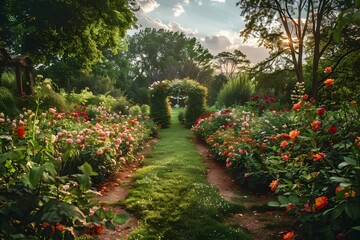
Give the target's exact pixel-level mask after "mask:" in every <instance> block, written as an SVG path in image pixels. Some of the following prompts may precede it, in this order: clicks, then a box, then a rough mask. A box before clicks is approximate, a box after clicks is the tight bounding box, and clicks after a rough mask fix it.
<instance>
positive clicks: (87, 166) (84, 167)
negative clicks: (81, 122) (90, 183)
mask: <svg viewBox="0 0 360 240" xmlns="http://www.w3.org/2000/svg"><path fill="white" fill-rule="evenodd" d="M79 170H80V171H81V172H82V173H83V174H84V175H85V176H88V177H90V176H97V173H95V172H93V170H92V167H91V165H90V164H89V163H87V162H85V163H84V164H83V165H82V166H80V167H79Z"/></svg>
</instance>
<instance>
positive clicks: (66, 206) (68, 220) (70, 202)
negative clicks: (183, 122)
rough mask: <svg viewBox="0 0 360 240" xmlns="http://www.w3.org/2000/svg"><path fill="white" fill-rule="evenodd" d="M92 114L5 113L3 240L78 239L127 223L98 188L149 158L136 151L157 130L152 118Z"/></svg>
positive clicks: (0, 149) (1, 123) (0, 196)
mask: <svg viewBox="0 0 360 240" xmlns="http://www.w3.org/2000/svg"><path fill="white" fill-rule="evenodd" d="M40 100H41V99H40V98H39V99H37V102H38V103H39V102H40ZM38 106H39V105H38ZM89 110H91V109H90V108H89V109H87V108H85V107H82V108H79V107H76V108H75V109H74V110H73V111H71V112H62V111H58V110H57V109H55V108H50V109H49V110H47V111H41V110H40V109H39V108H36V110H24V112H23V113H22V114H19V115H18V116H17V117H15V118H11V117H8V116H5V115H4V114H2V113H0V219H1V221H0V238H1V239H25V238H26V239H74V237H75V236H80V235H82V234H86V233H89V234H91V233H98V232H99V231H100V230H101V229H103V228H104V227H106V228H108V229H113V230H114V229H115V226H114V224H121V223H123V222H124V221H125V220H126V216H124V215H123V214H116V213H115V212H113V211H111V210H109V211H108V210H105V209H104V208H103V207H101V206H99V205H98V203H97V202H96V201H94V200H93V198H94V196H96V195H99V194H101V193H100V192H98V191H97V190H96V188H94V187H92V185H93V183H94V182H97V183H99V181H100V180H102V179H104V178H105V177H106V176H108V175H110V174H111V173H113V172H114V171H115V170H116V169H118V168H119V167H121V166H124V165H125V164H127V162H132V161H141V160H142V158H140V159H138V158H137V157H136V155H135V152H136V151H138V150H141V149H142V148H143V147H144V146H145V143H146V141H147V140H149V139H151V138H152V137H153V135H154V134H156V126H155V124H154V123H153V122H152V121H151V120H150V119H149V118H148V117H144V116H141V115H138V116H125V115H120V114H117V113H112V112H109V111H108V110H107V109H105V108H104V107H103V106H100V107H97V108H96V109H92V110H91V111H92V112H93V113H94V115H93V116H94V117H93V118H90V117H89V116H88V114H87V113H88V112H89Z"/></svg>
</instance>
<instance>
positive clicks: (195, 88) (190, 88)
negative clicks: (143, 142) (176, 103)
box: [150, 79, 207, 128]
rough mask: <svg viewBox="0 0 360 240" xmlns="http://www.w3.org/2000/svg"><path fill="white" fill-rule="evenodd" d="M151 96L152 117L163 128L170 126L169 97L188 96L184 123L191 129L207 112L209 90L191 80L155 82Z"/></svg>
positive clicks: (151, 88)
mask: <svg viewBox="0 0 360 240" xmlns="http://www.w3.org/2000/svg"><path fill="white" fill-rule="evenodd" d="M150 94H151V96H150V99H151V114H150V115H151V117H152V118H153V119H154V121H155V122H157V123H158V124H159V125H160V126H161V127H162V128H167V127H169V125H170V104H169V100H168V96H169V95H174V96H187V100H186V105H187V107H186V112H185V116H184V121H185V125H186V126H187V127H189V128H190V127H191V126H192V125H193V124H194V123H195V121H196V119H197V118H198V117H200V116H201V114H203V113H204V112H205V108H206V95H207V89H206V88H205V87H204V86H202V85H200V84H199V83H197V82H195V81H193V80H190V79H176V80H173V81H168V80H165V81H161V82H160V81H158V82H155V83H153V84H152V85H151V86H150Z"/></svg>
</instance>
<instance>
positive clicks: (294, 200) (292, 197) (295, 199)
mask: <svg viewBox="0 0 360 240" xmlns="http://www.w3.org/2000/svg"><path fill="white" fill-rule="evenodd" d="M289 202H290V203H294V204H296V203H298V202H299V198H298V197H296V196H292V195H291V196H290V197H289Z"/></svg>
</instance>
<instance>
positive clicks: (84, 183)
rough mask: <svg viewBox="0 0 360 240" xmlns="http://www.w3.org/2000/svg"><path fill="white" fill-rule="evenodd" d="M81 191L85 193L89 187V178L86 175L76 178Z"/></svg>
mask: <svg viewBox="0 0 360 240" xmlns="http://www.w3.org/2000/svg"><path fill="white" fill-rule="evenodd" d="M78 181H79V184H80V189H81V191H83V192H85V191H86V190H88V189H89V188H90V187H91V181H90V177H89V176H86V175H80V176H78Z"/></svg>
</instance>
